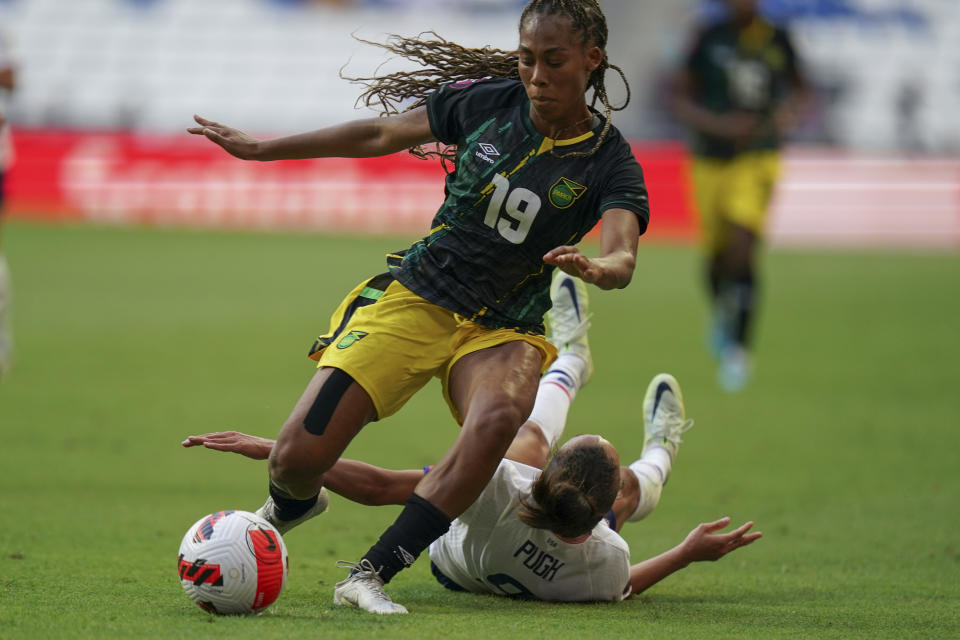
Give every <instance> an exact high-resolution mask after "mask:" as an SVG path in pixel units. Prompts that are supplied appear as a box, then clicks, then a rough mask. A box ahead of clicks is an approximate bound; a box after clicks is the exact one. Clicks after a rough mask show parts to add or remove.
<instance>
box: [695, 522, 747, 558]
mask: <svg viewBox="0 0 960 640" xmlns="http://www.w3.org/2000/svg"><path fill="white" fill-rule="evenodd" d="M729 524H730V518H727V517H724V518H720V519H719V520H715V521H714V522H704V523H703V524H700V525H699V526H697V528H696V529H694V530H693V531H691V532H690V533H689V534H688V535H687V537H686V539H685V540H684V541H683V542H682V543H681V545H680V546H681V547H682V548H683V550H684V557H685V558H686V559H687V561H689V562H699V561H702V560H711V561H712V560H719V559H720V558H722V557H723V556H725V555H727V554H728V553H730V552H731V551H733V550H734V549H739V548H740V547H745V546H747V545H748V544H751V543H753V542H754V541H755V540H757V539H758V538H760V537H761V536H762V535H763V534H762V533H760V532H759V531H757V532H755V533H747V531H749V530H750V528H751V527H753V523H752V522H747V523H744V524H742V525H740V526H739V527H737V528H736V529H734V530H733V531H730V532H728V533H717V532H718V531H720V530H721V529H723V528H724V527H726V526H727V525H729Z"/></svg>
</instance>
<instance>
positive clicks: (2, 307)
mask: <svg viewBox="0 0 960 640" xmlns="http://www.w3.org/2000/svg"><path fill="white" fill-rule="evenodd" d="M16 86H17V72H16V63H15V61H14V57H13V53H12V50H11V45H10V42H9V41H8V40H7V37H6V35H5V34H3V33H0V378H3V375H4V374H5V373H6V372H7V371H9V369H10V367H11V366H12V365H13V334H12V331H11V326H10V325H11V322H12V320H11V317H10V304H11V302H10V300H11V297H12V295H13V292H12V285H11V284H10V269H9V267H8V266H7V259H6V258H5V257H4V255H3V224H2V223H3V209H4V195H5V188H4V180H5V177H6V175H5V174H6V171H7V169H8V168H9V167H10V165H11V164H12V162H13V144H12V142H11V138H10V124H9V123H8V122H7V118H6V109H5V104H4V103H5V102H6V101H7V98H8V97H9V95H10V93H12V92H13V90H14V89H15V88H16Z"/></svg>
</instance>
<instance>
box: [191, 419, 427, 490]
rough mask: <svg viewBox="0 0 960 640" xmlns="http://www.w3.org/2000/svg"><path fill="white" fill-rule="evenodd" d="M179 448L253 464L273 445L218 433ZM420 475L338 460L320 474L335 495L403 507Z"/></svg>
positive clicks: (254, 438)
mask: <svg viewBox="0 0 960 640" xmlns="http://www.w3.org/2000/svg"><path fill="white" fill-rule="evenodd" d="M181 444H183V446H184V447H201V446H202V447H206V448H207V449H214V450H216V451H227V452H230V453H239V454H240V455H243V456H246V457H248V458H253V459H254V460H266V459H267V458H269V457H270V450H271V449H273V445H274V441H273V440H270V439H268V438H261V437H259V436H251V435H249V434H247V433H241V432H239V431H219V432H217V433H205V434H203V435H201V436H188V437H187V439H186V440H184V441H183V442H182V443H181ZM423 473H424V472H423V470H422V469H406V470H402V471H397V470H393V469H383V468H381V467H375V466H373V465H372V464H367V463H365V462H360V461H358V460H348V459H346V458H341V459H340V460H338V461H337V463H336V464H335V465H333V468H332V469H330V470H329V471H327V472H326V473H325V474H323V484H324V486H326V487H327V489H328V490H330V491H333V492H334V493H336V494H337V495H340V496H343V497H344V498H346V499H347V500H352V501H353V502H359V503H360V504H365V505H368V506H379V505H385V504H399V505H403V504H406V502H407V498H409V497H410V494H411V493H413V490H414V488H415V487H416V486H417V483H418V482H420V481H421V480H422V479H423Z"/></svg>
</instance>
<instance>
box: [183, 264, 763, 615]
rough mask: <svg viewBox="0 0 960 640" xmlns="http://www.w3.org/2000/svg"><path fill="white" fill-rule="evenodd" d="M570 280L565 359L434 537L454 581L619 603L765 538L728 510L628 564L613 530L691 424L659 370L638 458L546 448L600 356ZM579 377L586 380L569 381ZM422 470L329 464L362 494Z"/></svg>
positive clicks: (649, 493) (368, 499)
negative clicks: (732, 519) (470, 499)
mask: <svg viewBox="0 0 960 640" xmlns="http://www.w3.org/2000/svg"><path fill="white" fill-rule="evenodd" d="M564 282H570V283H571V284H575V282H574V281H573V279H570V278H569V277H567V276H562V277H561V278H558V280H557V282H555V286H554V296H555V300H557V303H555V306H554V309H553V310H551V315H552V316H554V318H555V320H559V322H556V321H555V322H553V323H551V324H552V325H554V324H559V325H560V326H559V328H561V329H563V330H565V337H570V336H575V337H573V338H572V339H567V340H563V339H561V343H562V346H561V350H560V357H559V358H558V360H557V365H555V366H554V368H551V370H550V371H549V372H548V373H547V374H546V375H545V376H544V378H543V380H542V381H541V384H540V388H539V391H538V394H537V403H536V407H537V408H536V409H535V410H534V413H533V415H531V417H530V420H529V421H527V422H526V423H525V424H524V425H523V426H522V427H521V429H520V431H519V432H518V434H517V437H516V438H515V439H514V441H513V443H512V444H511V446H510V449H509V450H508V451H507V455H506V458H505V459H504V460H503V461H502V462H501V463H500V465H499V466H498V468H497V470H496V472H495V473H494V476H493V478H492V479H491V481H490V483H489V484H488V485H487V487H486V488H485V489H484V490H483V492H482V493H481V494H480V497H479V498H478V499H477V501H476V502H475V503H474V504H473V505H472V506H470V507H469V508H468V509H467V510H466V511H465V512H464V513H463V514H462V515H461V516H459V517H458V518H456V519H455V520H454V521H453V523H452V524H451V528H450V530H449V531H448V532H447V533H446V534H444V535H443V536H442V537H441V538H440V539H438V540H437V541H435V542H434V543H433V544H432V545H431V546H430V559H431V569H432V571H433V574H434V576H435V577H436V578H437V580H438V582H440V583H441V584H442V585H444V586H445V587H447V588H449V589H452V590H456V591H467V590H469V591H472V592H476V593H493V594H496V595H506V596H514V597H527V598H535V599H539V600H548V601H591V600H613V601H617V600H621V599H623V598H625V597H627V596H629V595H631V594H632V593H640V592H641V591H643V590H645V589H647V588H648V587H650V586H651V585H653V584H655V583H656V582H659V581H660V580H662V579H663V578H665V577H666V576H668V575H670V574H671V573H673V572H675V571H677V570H679V569H682V568H683V567H685V566H687V565H688V564H689V563H690V562H694V561H698V560H717V559H719V558H720V557H722V556H724V555H725V554H727V553H729V552H730V551H732V550H734V549H736V548H739V547H741V546H745V545H747V544H750V543H751V542H753V541H754V540H756V539H757V538H759V537H760V536H761V534H760V533H748V531H749V529H750V528H751V527H752V524H753V523H750V522H748V523H745V524H744V525H742V526H741V527H739V528H737V529H735V530H733V531H730V532H728V533H717V532H718V531H719V530H720V529H723V528H724V527H726V526H727V525H728V524H729V519H728V518H721V519H720V520H717V521H714V522H710V523H703V524H701V525H699V526H698V527H697V528H695V529H694V530H693V531H691V532H690V534H689V535H688V536H687V537H686V539H685V540H684V541H683V542H682V543H681V544H679V545H677V546H676V547H674V548H673V549H671V550H669V551H667V552H665V553H663V554H660V555H658V556H656V557H653V558H650V559H648V560H646V561H644V562H640V563H638V564H634V565H632V566H631V565H630V561H629V548H628V546H627V543H626V541H624V540H623V538H621V537H620V536H619V535H617V534H616V533H615V531H619V530H620V527H621V526H622V525H623V523H624V522H627V521H637V520H640V519H642V518H644V517H646V516H647V515H648V514H649V513H650V512H651V511H652V510H653V509H654V507H655V506H656V505H657V504H658V502H659V500H660V495H661V491H662V488H663V484H664V483H665V482H666V480H667V478H668V477H669V475H670V472H671V469H672V465H673V461H674V460H675V458H676V455H677V450H678V447H679V444H680V435H681V434H682V433H683V432H684V431H686V430H687V429H688V428H689V427H690V426H691V424H692V423H691V421H688V420H686V417H685V411H684V406H683V397H682V394H681V391H680V387H679V385H678V384H677V382H676V380H675V379H674V378H673V377H672V376H670V375H668V374H660V375H658V376H656V377H655V378H654V379H653V381H652V382H651V383H650V385H649V386H648V388H647V392H646V395H645V398H644V404H643V406H644V431H645V444H644V449H643V455H642V456H641V457H640V459H638V460H636V461H635V462H634V463H633V464H631V465H630V466H629V467H621V466H619V456H618V453H617V451H616V449H614V447H613V446H612V445H611V444H610V443H609V442H607V441H606V440H604V439H603V438H602V437H600V436H596V435H582V436H577V437H574V438H572V439H571V440H569V441H568V442H567V443H566V444H564V445H563V446H562V447H560V449H559V450H557V452H556V453H555V454H554V455H553V456H552V458H551V457H550V454H549V452H550V451H551V449H552V448H553V446H555V444H556V442H557V440H558V439H559V437H560V435H561V434H562V431H563V427H564V424H565V421H566V415H567V411H568V409H569V406H570V402H571V400H572V398H573V396H574V395H575V394H576V392H577V390H578V388H579V387H580V386H582V383H583V382H585V381H586V379H587V377H588V376H587V374H588V372H589V370H590V368H591V366H592V364H591V361H590V357H589V346H588V343H587V337H586V333H585V325H584V323H583V321H581V320H578V316H579V317H581V318H583V319H584V320H585V314H583V315H580V314H576V315H574V314H573V313H570V311H571V310H577V309H578V306H577V305H574V304H571V303H572V302H579V303H580V304H582V305H584V306H582V307H580V309H585V298H578V296H576V295H575V296H573V297H572V298H571V296H569V295H564V292H565V291H567V290H568V289H566V287H564V285H563V283H564ZM558 283H559V286H557V285H558ZM581 287H582V285H581ZM578 289H579V291H580V293H582V294H585V289H583V288H580V287H578ZM569 290H570V291H572V290H573V289H572V288H571V289H569ZM578 326H579V328H580V330H579V331H578V332H577V333H572V332H571V329H575V328H577V327H578ZM558 365H559V368H558ZM572 379H573V380H577V381H581V382H577V383H576V384H574V385H571V384H570V382H571V380H572ZM273 444H274V442H273V441H272V440H268V439H266V438H258V437H256V436H250V435H247V434H243V433H237V432H235V431H230V432H221V433H212V434H206V435H203V436H190V437H188V438H187V439H186V440H185V441H184V442H183V445H184V446H186V447H190V446H200V445H202V446H206V447H208V448H211V449H216V450H220V451H232V452H235V453H241V454H243V455H246V456H248V457H251V458H254V459H266V458H267V457H268V456H269V453H270V450H271V448H272V447H273ZM541 470H542V471H541ZM423 475H424V471H423V470H417V469H413V470H405V471H393V470H388V469H382V468H380V467H375V466H372V465H368V464H365V463H362V462H358V461H355V460H346V459H341V460H339V461H338V462H337V463H336V464H335V465H334V467H333V468H332V469H331V470H330V471H328V472H327V474H326V486H327V488H328V489H329V490H331V491H334V492H335V493H338V494H340V495H342V496H344V497H346V498H348V499H350V500H353V501H355V502H359V503H361V504H367V505H382V504H403V503H404V502H405V501H406V499H407V497H408V496H409V494H410V492H412V491H413V490H414V489H415V487H416V486H417V484H418V483H419V481H420V480H421V479H422V478H423ZM428 475H429V473H428ZM364 562H366V561H364ZM358 596H359V597H363V594H362V593H360V594H358ZM343 597H344V594H342V593H340V592H338V593H337V595H336V596H335V600H334V601H335V602H337V603H338V604H345V602H344V601H343ZM353 604H355V603H353Z"/></svg>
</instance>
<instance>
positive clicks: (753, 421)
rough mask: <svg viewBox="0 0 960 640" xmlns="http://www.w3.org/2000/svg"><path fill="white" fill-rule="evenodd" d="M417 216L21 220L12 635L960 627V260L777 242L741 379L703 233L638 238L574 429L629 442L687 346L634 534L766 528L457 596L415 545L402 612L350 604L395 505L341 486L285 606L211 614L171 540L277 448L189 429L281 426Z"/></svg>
mask: <svg viewBox="0 0 960 640" xmlns="http://www.w3.org/2000/svg"><path fill="white" fill-rule="evenodd" d="M408 240H409V238H354V237H327V236H323V235H309V234H304V235H278V234H252V233H251V234H244V233H212V232H179V231H156V230H142V229H140V230H131V229H116V228H97V227H49V226H34V225H30V224H25V223H11V224H9V225H8V227H7V232H6V234H5V237H4V242H3V244H4V247H5V250H6V252H7V256H8V259H9V262H10V264H11V269H12V272H13V274H14V278H15V285H16V289H15V293H16V298H15V303H16V306H15V312H16V316H15V320H16V337H17V340H18V347H19V350H18V359H17V364H16V368H15V369H14V372H13V375H11V376H10V377H9V378H8V379H7V380H5V381H4V382H3V383H2V384H0V424H2V436H3V438H2V446H0V466H2V491H0V514H2V522H3V526H2V527H0V553H2V556H0V636H3V637H5V638H39V637H58V638H90V637H117V638H164V637H165V638H183V637H196V638H200V637H230V638H297V637H342V638H358V637H370V636H372V635H373V634H378V636H379V637H383V638H418V639H420V638H431V637H450V638H456V637H461V638H473V637H481V636H485V637H490V638H495V637H521V636H522V637H529V638H538V637H542V638H563V637H570V638H582V637H597V636H598V635H602V636H603V637H609V638H624V637H645V638H711V639H714V638H718V637H721V638H750V637H755V638H780V637H789V638H848V637H858V638H881V637H885V638H904V637H921V638H956V637H958V636H960V604H958V597H960V534H958V533H957V531H958V524H960V515H958V514H960V454H958V451H960V435H958V433H960V432H958V427H960V399H958V389H960V366H958V361H960V338H958V326H960V325H958V320H957V319H958V317H960V296H958V295H957V294H958V291H960V289H958V283H960V257H958V255H957V254H955V253H953V254H935V255H921V254H910V253H874V252H853V253H839V252H819V251H785V250H779V251H773V252H771V253H770V254H768V255H767V256H766V259H765V268H764V273H765V277H764V281H763V284H764V296H763V318H762V324H761V328H760V332H759V336H758V354H759V355H758V367H757V375H756V379H755V381H754V383H753V384H752V385H751V386H750V387H749V388H748V389H747V390H746V391H745V392H743V393H741V394H739V395H725V394H723V393H722V392H720V391H719V390H718V388H717V386H716V384H715V380H714V365H713V363H712V361H711V359H710V357H709V356H708V355H707V353H706V350H705V347H704V334H705V330H704V329H705V322H704V315H705V305H704V302H703V300H702V296H701V291H700V288H699V280H698V276H697V274H698V268H697V257H696V254H695V252H694V250H693V249H692V248H690V247H675V246H662V245H656V244H651V243H649V242H644V243H642V245H641V250H640V256H639V261H638V265H637V271H636V276H635V278H634V281H633V284H632V285H631V286H630V287H629V288H628V289H626V290H624V291H614V292H599V291H596V290H594V292H593V293H592V300H591V304H592V310H593V312H594V317H593V329H592V332H591V344H592V346H593V349H594V357H595V359H596V364H597V371H596V375H595V377H594V379H593V382H592V383H591V384H590V385H589V386H588V387H587V388H586V389H585V390H584V391H583V392H582V393H581V394H580V396H579V397H578V399H577V402H576V404H575V405H574V407H573V410H572V412H571V418H570V423H569V426H568V430H567V435H572V434H575V433H578V432H599V433H603V434H605V435H606V436H607V437H608V438H609V439H610V440H611V441H612V442H613V443H614V444H615V445H616V446H617V447H618V448H619V449H620V451H621V453H622V456H623V457H624V458H625V459H633V457H635V456H636V455H637V454H639V452H640V447H641V428H642V427H641V418H640V413H641V408H640V403H641V400H642V395H643V390H644V388H645V385H646V383H647V381H648V380H649V378H650V377H651V376H652V375H653V374H655V373H657V372H659V371H664V370H665V371H670V372H672V373H674V374H675V375H676V376H677V377H678V379H679V380H680V381H681V383H682V385H683V389H684V392H685V395H686V400H687V406H688V413H689V415H691V416H693V417H694V418H695V419H696V421H697V425H696V427H695V428H694V430H693V431H691V432H690V433H689V434H688V435H687V441H686V442H685V443H684V445H683V447H682V451H681V454H680V458H679V461H678V464H677V465H676V467H675V470H674V476H673V477H672V478H671V481H670V483H669V485H668V486H667V488H666V489H665V491H664V494H663V499H662V502H661V504H660V506H659V507H658V508H657V510H656V511H655V512H654V514H653V515H652V516H651V517H650V518H649V519H648V520H647V521H645V522H642V523H639V524H631V525H628V526H627V527H626V528H625V529H624V535H625V537H626V539H627V540H628V541H629V542H630V544H631V547H632V551H633V556H634V558H635V559H636V560H640V559H642V558H644V557H647V556H649V555H652V554H655V553H657V552H660V551H663V550H665V549H667V548H668V547H670V546H672V545H673V544H675V543H677V542H678V541H680V540H681V539H682V538H683V536H684V535H685V534H686V533H687V531H688V530H689V529H690V528H692V527H693V526H694V525H695V524H696V523H698V522H700V521H701V520H705V519H713V518H717V517H720V516H723V515H730V516H731V517H732V518H733V519H734V521H735V522H738V523H739V522H741V521H744V520H747V519H753V520H755V521H756V522H757V528H758V529H760V530H762V531H763V532H764V534H765V536H764V538H763V539H762V540H760V541H759V542H758V543H757V544H755V545H754V546H752V547H750V548H747V549H744V550H741V551H738V552H735V553H734V554H733V555H731V556H728V557H727V558H725V559H724V560H722V561H720V562H718V563H713V564H697V565H693V566H691V567H690V568H688V569H687V570H685V571H683V572H681V573H679V574H676V575H674V576H672V577H670V578H668V579H667V580H666V581H664V582H662V583H660V584H659V585H656V586H654V587H653V588H652V589H650V590H649V591H648V592H646V593H644V594H642V595H640V596H638V597H634V598H632V599H631V600H630V601H628V602H625V603H622V604H617V605H611V604H578V605H558V604H544V603H529V602H515V601H510V600H507V599H502V598H495V597H480V596H474V595H467V594H456V593H451V592H447V591H445V590H444V589H442V588H440V586H439V585H437V584H436V583H435V582H434V580H433V579H432V578H431V576H430V575H429V570H428V564H427V562H425V558H422V559H421V560H420V562H418V563H417V564H416V566H415V567H414V568H413V569H411V570H408V571H405V572H404V573H402V574H401V575H400V576H399V577H398V578H397V579H396V580H395V581H394V583H393V584H391V585H390V586H389V593H390V594H391V595H392V596H393V597H394V598H395V599H396V600H397V601H399V602H401V603H403V604H405V605H407V606H408V607H409V608H410V611H411V614H410V615H409V616H395V617H377V616H373V615H369V614H365V613H362V612H359V611H355V610H348V609H343V608H339V607H334V606H333V604H332V603H331V594H332V589H333V584H334V582H336V581H337V580H339V579H340V578H341V577H342V576H343V571H342V570H340V569H338V568H336V567H335V566H334V563H335V562H336V561H337V560H339V559H349V560H356V559H357V558H358V557H359V555H360V554H361V553H362V552H363V551H365V550H366V549H367V548H368V546H369V545H370V544H371V543H372V542H373V541H374V540H375V537H376V536H377V535H378V534H379V533H380V531H381V530H382V529H383V528H384V527H385V526H386V525H387V524H388V523H389V522H390V521H392V519H393V518H394V516H395V515H396V513H397V509H396V508H392V507H391V508H380V509H375V508H364V507H359V506H354V505H351V504H349V503H347V502H346V501H344V500H342V499H340V498H337V497H334V498H333V502H332V506H331V509H330V511H329V512H328V513H327V514H325V515H323V516H322V517H321V518H319V519H317V520H315V521H313V522H310V523H309V524H308V525H306V526H303V527H301V528H299V529H297V530H295V531H292V532H290V533H289V534H288V535H287V536H286V540H287V545H288V547H289V550H290V556H291V572H290V577H289V582H288V584H287V588H286V590H285V591H284V593H283V594H282V595H281V596H280V599H279V601H278V602H277V603H276V604H275V605H274V606H273V607H272V608H271V609H270V610H268V611H267V612H266V613H264V614H263V615H260V616H256V617H249V618H217V617H213V616H210V615H208V614H207V613H205V612H204V611H201V610H200V609H199V608H197V607H196V606H195V605H194V604H193V603H191V602H189V601H188V600H187V597H186V596H185V594H184V593H183V591H182V590H181V588H180V585H179V582H178V580H177V577H176V570H175V565H176V554H177V548H178V545H179V542H180V538H181V536H182V535H183V533H184V531H186V529H187V527H188V526H189V525H190V524H191V523H192V522H194V521H195V520H197V519H198V518H199V517H200V516H202V515H204V514H206V513H208V512H212V511H215V510H219V509H224V508H243V509H248V510H253V509H256V508H257V507H258V506H260V504H261V502H262V500H263V498H264V495H265V493H264V492H265V487H266V468H265V465H264V463H262V462H253V461H249V460H247V459H245V458H240V457H235V456H232V455H228V454H222V453H216V452H211V451H206V450H199V449H190V450H186V449H182V448H181V447H180V446H179V442H180V440H181V439H182V438H183V437H184V436H186V435H187V434H191V433H200V432H205V431H210V430H221V429H227V428H235V429H240V430H246V431H250V432H253V433H257V434H262V435H268V436H274V435H275V434H276V432H277V430H278V428H279V425H280V424H281V422H282V421H283V419H284V418H285V417H286V415H287V413H288V411H289V409H290V408H291V407H292V405H293V403H294V401H295V400H296V399H297V397H298V396H299V394H300V392H301V391H302V388H303V386H304V385H305V383H306V381H307V380H308V378H309V377H310V375H311V373H312V366H311V363H310V362H309V361H308V360H306V358H305V357H304V355H305V353H306V349H307V348H308V346H309V344H310V343H311V341H312V340H313V337H314V336H315V335H316V334H317V333H318V332H320V331H322V330H323V329H325V327H326V322H327V318H328V314H329V313H330V311H331V310H332V309H333V307H334V305H335V304H336V303H337V302H338V301H339V300H340V297H341V296H342V295H343V294H344V293H345V292H346V291H348V290H349V289H350V287H352V286H353V285H354V284H355V283H356V281H359V279H360V278H361V277H363V276H364V275H367V274H371V275H372V274H374V273H377V272H378V271H379V270H381V269H382V266H383V259H382V255H383V253H384V252H385V251H387V250H391V249H396V248H400V247H402V246H404V245H405V244H406V243H407V242H408ZM592 250H595V248H593V249H592ZM455 434H456V427H455V426H454V424H453V422H452V420H451V419H450V417H449V416H448V414H447V410H446V408H445V405H444V403H443V402H442V400H441V398H440V394H439V385H438V384H436V383H432V384H431V385H430V386H429V387H428V388H426V389H425V390H424V391H423V392H421V393H420V394H419V395H418V396H417V397H416V398H415V399H414V400H413V401H412V402H411V403H410V404H409V405H408V406H407V407H406V408H405V409H404V410H403V411H402V412H401V413H400V414H399V415H397V416H395V417H393V418H391V419H389V420H388V421H385V422H383V423H379V424H373V425H370V426H368V427H367V428H366V429H365V430H364V431H363V432H362V433H361V435H360V436H359V437H358V438H357V440H356V441H355V442H354V444H353V445H352V446H351V447H350V449H349V451H348V455H349V456H351V457H356V458H361V459H364V460H368V461H370V462H373V463H377V464H381V465H384V466H394V467H417V466H420V465H422V464H425V463H430V462H433V461H435V460H437V459H438V458H439V456H440V455H441V454H442V453H443V451H444V450H445V448H446V447H447V445H448V444H449V443H450V442H451V441H452V440H453V439H454V437H455Z"/></svg>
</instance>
